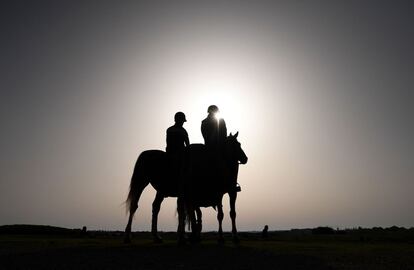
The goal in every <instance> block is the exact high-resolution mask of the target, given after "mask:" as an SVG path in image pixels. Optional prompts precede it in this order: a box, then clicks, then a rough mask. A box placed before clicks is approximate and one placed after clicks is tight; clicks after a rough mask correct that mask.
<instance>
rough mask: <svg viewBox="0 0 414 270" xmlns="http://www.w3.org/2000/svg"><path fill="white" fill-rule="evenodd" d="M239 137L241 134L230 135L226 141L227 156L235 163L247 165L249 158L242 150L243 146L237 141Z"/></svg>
mask: <svg viewBox="0 0 414 270" xmlns="http://www.w3.org/2000/svg"><path fill="white" fill-rule="evenodd" d="M237 136H239V132H237V133H236V134H234V135H232V134H231V133H230V135H229V136H228V137H227V141H226V156H227V158H228V159H229V160H230V161H235V162H237V163H240V164H246V163H247V160H248V158H247V156H246V154H245V153H244V151H243V149H242V148H241V144H240V143H239V141H238V140H237Z"/></svg>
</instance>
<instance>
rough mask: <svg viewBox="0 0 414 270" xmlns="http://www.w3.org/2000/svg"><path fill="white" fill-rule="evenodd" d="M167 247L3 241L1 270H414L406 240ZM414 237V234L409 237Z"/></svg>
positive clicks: (118, 241) (141, 239)
mask: <svg viewBox="0 0 414 270" xmlns="http://www.w3.org/2000/svg"><path fill="white" fill-rule="evenodd" d="M162 235H163V237H164V240H165V241H164V243H163V244H154V243H152V240H151V236H150V234H149V233H145V232H143V233H135V234H134V238H133V242H132V244H130V245H126V244H123V243H122V235H120V234H119V233H110V232H89V233H88V235H86V236H82V235H79V234H73V235H71V234H65V235H62V234H61V233H60V234H59V233H57V234H52V235H42V234H31V235H28V234H26V235H21V234H10V233H8V234H5V233H2V234H0V269H208V270H212V269H414V242H413V241H412V238H411V236H407V235H405V234H404V233H403V234H401V233H398V232H397V233H395V232H393V233H389V232H380V233H377V234H372V233H359V234H356V233H348V234H341V235H337V234H334V235H315V234H312V233H311V232H310V231H297V232H295V231H288V232H275V233H270V234H269V239H267V240H263V239H261V237H260V234H258V233H241V234H240V236H241V242H240V244H238V245H236V244H233V243H232V242H231V237H230V235H226V240H227V241H226V243H225V244H224V245H219V244H218V243H217V240H216V239H217V238H216V234H215V233H205V234H203V242H202V243H201V244H193V245H190V244H187V245H185V246H178V245H177V243H176V241H175V234H174V233H164V234H162ZM410 235H411V234H410Z"/></svg>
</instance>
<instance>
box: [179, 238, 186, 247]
mask: <svg viewBox="0 0 414 270" xmlns="http://www.w3.org/2000/svg"><path fill="white" fill-rule="evenodd" d="M185 244H187V240H186V239H185V237H179V238H178V245H179V246H185Z"/></svg>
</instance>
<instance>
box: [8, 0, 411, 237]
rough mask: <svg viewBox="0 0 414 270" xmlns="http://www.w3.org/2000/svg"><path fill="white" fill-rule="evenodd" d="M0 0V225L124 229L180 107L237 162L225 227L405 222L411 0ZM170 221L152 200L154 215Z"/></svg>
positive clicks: (171, 213)
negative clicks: (231, 135) (236, 144)
mask: <svg viewBox="0 0 414 270" xmlns="http://www.w3.org/2000/svg"><path fill="white" fill-rule="evenodd" d="M11 2H12V3H9V4H3V5H2V8H1V11H0V13H1V16H0V22H1V36H0V44H1V45H0V59H1V60H0V68H1V69H0V72H1V73H0V74H1V80H0V91H1V95H0V124H1V133H0V147H1V148H0V149H1V151H0V225H2V224H14V223H31V224H49V225H56V226H64V227H77V228H78V227H81V226H83V225H86V226H87V227H88V228H91V229H120V230H123V229H124V226H125V225H126V221H127V217H126V216H125V210H124V206H123V205H122V203H123V201H124V200H125V199H126V195H127V191H128V185H129V181H130V177H131V174H132V169H133V166H134V164H135V161H136V158H137V156H138V155H139V153H140V152H141V151H143V150H146V149H164V148H165V130H166V128H168V127H169V126H170V125H172V124H173V116H174V113H175V112H176V111H179V110H181V111H183V112H185V113H186V115H187V120H188V122H187V123H186V124H185V126H184V127H185V128H186V129H187V131H188V133H189V136H190V141H191V142H202V136H201V132H200V122H201V120H202V119H203V118H204V117H205V116H206V110H207V107H208V105H211V104H216V105H218V106H219V107H220V109H221V112H222V114H223V116H224V118H225V120H226V122H227V125H228V131H229V132H235V131H240V136H239V141H240V142H241V143H242V147H243V148H244V150H245V151H246V154H247V155H248V157H249V162H248V163H247V164H246V165H244V166H242V167H241V168H240V173H239V183H240V184H241V186H242V192H241V193H239V197H238V201H237V213H238V220H237V221H238V227H239V229H240V230H260V229H262V228H263V226H264V225H265V224H268V225H269V227H270V229H272V230H274V229H288V228H304V227H314V226H319V225H327V226H333V227H341V228H342V227H355V226H370V227H371V226H391V225H399V226H407V227H411V226H414V214H413V213H414V212H413V211H412V205H414V196H413V194H412V193H413V191H414V170H413V168H414V142H413V138H414V120H413V115H414V107H413V102H414V90H413V85H414V27H413V25H414V4H413V3H414V2H412V1H324V2H321V1H267V2H262V1H227V2H226V3H224V1H218V2H214V1H203V2H201V1H188V2H177V1H165V2H158V1H148V2H139V1H131V2H128V1H112V2H110V1H11ZM154 195H155V192H154V190H153V189H152V187H148V188H147V189H146V190H145V192H144V194H143V196H142V197H141V201H140V204H139V205H140V208H139V210H138V213H137V215H136V218H135V222H134V230H149V229H150V213H151V203H152V200H153V198H154ZM228 208H229V207H228V199H227V196H226V197H225V212H226V216H225V221H224V222H225V223H224V228H225V230H229V229H230V222H229V216H228ZM204 215H205V229H206V230H215V229H216V228H217V222H216V220H215V215H216V213H215V212H214V210H212V209H206V210H204ZM176 225H177V219H176V216H175V199H171V198H170V199H166V200H165V202H164V204H163V206H162V210H161V213H160V220H159V228H160V229H161V230H176Z"/></svg>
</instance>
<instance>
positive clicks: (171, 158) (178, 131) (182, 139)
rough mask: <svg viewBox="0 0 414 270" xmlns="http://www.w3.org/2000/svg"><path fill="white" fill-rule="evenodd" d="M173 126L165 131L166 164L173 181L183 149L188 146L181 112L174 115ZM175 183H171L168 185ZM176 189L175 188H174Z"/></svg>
mask: <svg viewBox="0 0 414 270" xmlns="http://www.w3.org/2000/svg"><path fill="white" fill-rule="evenodd" d="M174 121H175V124H174V125H173V126H171V127H169V128H168V129H167V147H166V152H167V162H168V163H169V166H168V167H169V170H170V172H171V176H172V178H173V179H178V177H179V175H180V172H181V169H182V162H183V156H184V149H185V148H186V147H187V146H189V145H190V140H189V139H188V133H187V131H186V130H185V129H184V128H183V125H184V122H187V120H186V119H185V114H184V113H183V112H177V113H176V114H175V115H174ZM173 183H176V181H171V182H170V184H173ZM175 188H176V187H175Z"/></svg>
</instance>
